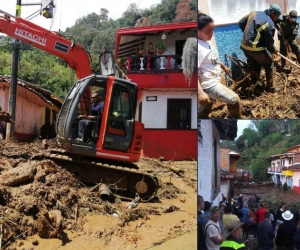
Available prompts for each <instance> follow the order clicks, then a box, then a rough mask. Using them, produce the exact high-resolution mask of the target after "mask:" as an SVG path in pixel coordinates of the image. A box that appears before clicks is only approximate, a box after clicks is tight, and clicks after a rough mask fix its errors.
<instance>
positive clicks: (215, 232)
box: [205, 206, 224, 250]
mask: <svg viewBox="0 0 300 250" xmlns="http://www.w3.org/2000/svg"><path fill="white" fill-rule="evenodd" d="M219 219H220V209H219V207H218V206H213V207H212V208H211V209H210V220H209V221H208V222H207V224H206V225H205V231H206V238H205V243H206V246H207V249H208V250H218V249H220V245H221V243H222V242H223V240H224V237H223V234H222V233H221V228H220V223H219V221H218V220H219Z"/></svg>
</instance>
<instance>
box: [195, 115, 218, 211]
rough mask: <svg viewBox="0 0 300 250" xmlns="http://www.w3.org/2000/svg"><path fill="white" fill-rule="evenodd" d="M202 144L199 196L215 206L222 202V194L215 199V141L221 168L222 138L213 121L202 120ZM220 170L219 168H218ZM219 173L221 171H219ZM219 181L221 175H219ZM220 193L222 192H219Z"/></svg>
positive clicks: (199, 160) (200, 146)
mask: <svg viewBox="0 0 300 250" xmlns="http://www.w3.org/2000/svg"><path fill="white" fill-rule="evenodd" d="M201 134H202V137H203V140H202V144H201V143H199V142H198V194H199V195H202V196H203V198H204V200H206V201H210V202H213V203H214V204H215V203H217V205H218V202H219V200H220V197H221V192H219V194H218V196H217V197H216V198H215V201H214V199H213V185H214V176H215V172H214V148H213V145H214V140H216V141H217V164H218V166H219V167H220V136H219V132H218V130H217V128H216V126H215V124H214V123H213V122H212V121H211V120H201ZM218 169H219V168H218ZM218 171H219V170H218ZM217 176H218V177H217V178H218V179H219V178H220V174H219V173H218V175H217ZM219 191H220V190H219Z"/></svg>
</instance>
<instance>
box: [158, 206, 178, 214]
mask: <svg viewBox="0 0 300 250" xmlns="http://www.w3.org/2000/svg"><path fill="white" fill-rule="evenodd" d="M162 210H163V213H171V212H174V211H178V210H180V208H179V206H175V205H170V206H163V207H162Z"/></svg>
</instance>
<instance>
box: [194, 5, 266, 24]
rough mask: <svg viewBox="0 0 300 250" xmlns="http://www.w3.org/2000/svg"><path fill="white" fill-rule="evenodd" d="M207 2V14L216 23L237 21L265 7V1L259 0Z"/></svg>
mask: <svg viewBox="0 0 300 250" xmlns="http://www.w3.org/2000/svg"><path fill="white" fill-rule="evenodd" d="M202 1H206V0H202ZM207 3H208V9H209V15H210V16H211V17H212V18H213V19H214V21H215V24H216V25H218V24H228V23H237V22H238V21H239V20H240V19H241V18H242V17H243V16H245V15H248V14H249V13H250V12H251V11H263V10H265V9H266V8H267V3H266V1H261V0H247V1H244V0H238V1H237V0H207ZM198 8H199V7H198Z"/></svg>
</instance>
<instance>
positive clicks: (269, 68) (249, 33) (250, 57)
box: [238, 4, 282, 92]
mask: <svg viewBox="0 0 300 250" xmlns="http://www.w3.org/2000/svg"><path fill="white" fill-rule="evenodd" d="M278 19H279V20H281V19H282V16H281V9H280V7H279V6H278V5H277V4H272V5H271V6H270V8H269V9H266V10H265V11H252V12H250V14H249V15H247V16H245V17H243V18H242V19H241V20H240V21H239V22H238V24H239V27H240V29H241V30H242V31H243V38H242V42H241V45H240V47H241V49H242V50H243V52H244V54H245V56H246V57H247V63H248V64H249V65H250V66H251V67H253V69H254V70H255V72H256V73H257V74H255V75H256V76H255V75H252V79H251V81H252V82H253V83H255V82H256V81H257V80H258V78H257V76H258V77H259V75H260V71H261V68H264V70H265V72H266V88H265V90H266V91H268V92H275V88H274V86H273V82H274V63H273V58H272V55H271V54H277V53H278V51H277V49H276V47H275V45H274V34H275V24H274V22H276V21H277V20H278Z"/></svg>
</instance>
